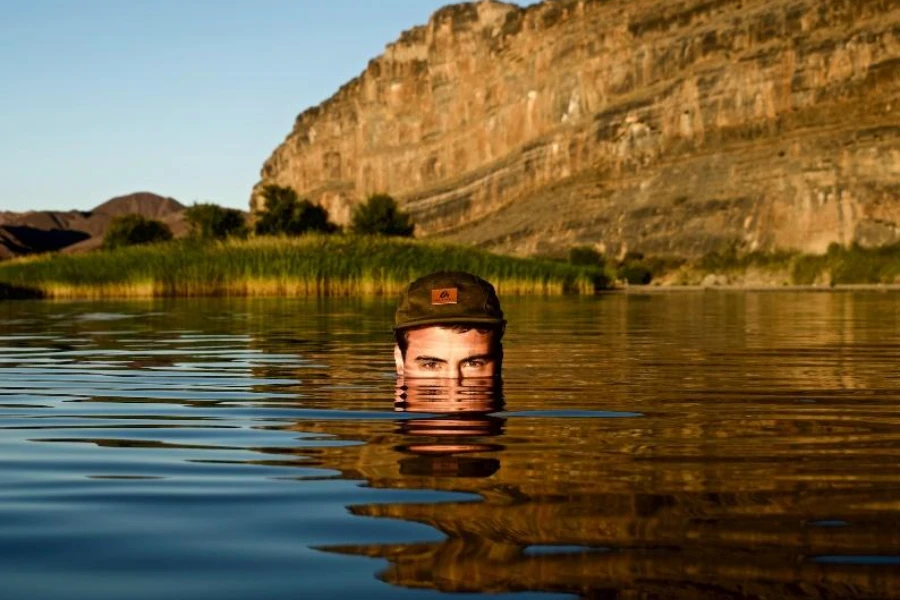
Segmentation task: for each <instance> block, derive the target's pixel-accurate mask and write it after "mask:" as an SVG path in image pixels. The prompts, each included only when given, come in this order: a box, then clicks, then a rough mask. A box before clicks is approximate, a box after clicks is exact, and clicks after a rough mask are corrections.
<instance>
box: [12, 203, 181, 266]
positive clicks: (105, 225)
mask: <svg viewBox="0 0 900 600" xmlns="http://www.w3.org/2000/svg"><path fill="white" fill-rule="evenodd" d="M184 211H185V206H184V205H183V204H181V203H180V202H178V201H177V200H175V199H173V198H167V197H164V196H159V195H157V194H153V193H150V192H136V193H134V194H127V195H125V196H117V197H115V198H112V199H110V200H107V201H106V202H104V203H102V204H100V205H99V206H97V207H95V208H93V209H92V210H90V211H87V212H84V211H77V210H70V211H28V212H24V213H15V212H0V259H5V258H12V257H15V256H22V255H25V254H34V253H38V252H56V251H62V252H65V253H73V252H85V251H88V250H93V249H96V248H99V247H100V245H101V244H102V243H103V236H104V235H106V231H107V230H108V229H109V224H110V223H111V222H112V220H113V219H115V218H116V217H118V216H121V215H127V214H132V213H136V214H139V215H142V216H144V217H147V218H149V219H158V220H160V221H162V222H163V223H165V224H166V225H168V226H169V228H170V229H171V230H172V233H173V234H174V235H175V237H183V236H185V235H187V232H188V225H187V223H186V221H185V218H184Z"/></svg>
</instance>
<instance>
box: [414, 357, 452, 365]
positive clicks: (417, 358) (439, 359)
mask: <svg viewBox="0 0 900 600" xmlns="http://www.w3.org/2000/svg"><path fill="white" fill-rule="evenodd" d="M416 361H420V362H440V363H445V362H447V361H446V360H444V359H443V358H437V357H436V356H417V357H416Z"/></svg>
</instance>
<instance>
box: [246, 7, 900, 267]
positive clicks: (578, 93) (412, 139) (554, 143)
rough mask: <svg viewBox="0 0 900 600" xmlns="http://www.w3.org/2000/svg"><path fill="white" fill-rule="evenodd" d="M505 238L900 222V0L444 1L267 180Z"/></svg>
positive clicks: (598, 242) (863, 228)
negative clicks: (379, 195)
mask: <svg viewBox="0 0 900 600" xmlns="http://www.w3.org/2000/svg"><path fill="white" fill-rule="evenodd" d="M266 183H276V184H279V185H287V186H291V187H294V188H295V189H296V190H297V191H298V192H299V193H300V194H301V195H304V196H307V197H310V198H311V199H314V200H316V201H318V202H320V203H322V204H323V205H324V206H326V208H328V209H329V211H330V212H331V214H332V216H333V217H334V218H335V219H336V220H338V221H340V222H346V221H347V219H348V218H349V214H350V209H351V207H352V206H353V205H354V203H357V202H359V201H361V200H362V199H364V198H365V197H366V196H367V195H368V194H371V193H374V192H379V191H384V192H388V193H391V194H393V195H394V196H396V197H397V198H398V199H399V200H401V202H402V203H403V204H404V206H405V207H406V209H407V210H409V211H411V212H412V213H413V215H414V219H415V221H416V224H417V231H418V233H419V234H420V235H427V236H439V237H444V238H450V239H454V240H458V241H466V242H473V243H478V244H481V245H484V246H487V247H490V248H494V249H497V250H499V251H505V252H514V253H521V254H528V253H560V252H563V251H564V250H565V249H566V248H568V247H570V246H571V245H573V244H584V243H588V244H594V245H595V246H597V247H598V248H600V249H602V250H605V251H607V252H611V253H617V252H624V251H625V250H626V249H630V250H639V251H644V252H650V253H674V254H683V255H696V254H699V253H702V252H705V251H707V250H710V249H713V248H720V247H722V246H727V245H737V246H738V247H740V248H742V249H747V250H751V249H773V248H793V249H800V250H805V251H812V252H818V251H823V250H824V249H825V248H826V247H827V245H828V244H829V243H831V242H840V243H845V244H846V243H851V242H859V243H861V244H864V245H874V244H883V243H889V242H894V241H898V240H900V0H827V1H823V0H548V1H546V2H544V3H542V4H538V5H534V6H531V7H528V8H520V7H517V6H514V5H509V4H503V3H499V2H493V1H484V2H479V3H477V4H460V5H455V6H449V7H446V8H444V9H441V10H440V11H438V12H437V13H435V14H434V16H433V17H432V18H431V20H430V21H429V23H428V24H427V25H425V26H422V27H417V28H414V29H411V30H409V31H407V32H404V33H403V34H402V35H401V37H400V39H399V40H397V41H396V42H394V43H392V44H390V45H388V46H387V48H386V50H385V53H384V54H383V55H382V56H379V57H378V58H376V59H374V60H372V61H371V62H370V63H369V65H368V68H367V69H366V70H365V71H364V72H363V73H362V74H361V75H360V76H359V77H358V78H356V79H354V80H352V81H350V82H349V83H348V84H346V85H345V86H344V87H343V88H341V89H340V90H339V91H338V92H337V93H336V94H335V95H334V96H333V97H332V98H330V99H329V100H327V101H326V102H324V103H323V104H322V105H320V106H318V107H314V108H311V109H309V110H307V111H305V112H304V113H302V114H301V115H299V116H298V117H297V120H296V122H295V125H294V128H293V131H292V132H291V133H290V134H289V135H288V136H287V138H286V139H285V141H284V143H283V144H281V145H280V146H279V147H278V148H277V149H276V150H275V151H274V153H273V154H272V156H271V157H270V158H269V159H268V160H267V161H266V163H265V165H264V166H263V169H262V173H261V181H260V183H259V184H258V185H257V186H256V188H254V195H253V199H252V201H251V204H252V205H253V206H258V205H259V202H260V198H259V191H260V188H261V186H262V185H263V184H266Z"/></svg>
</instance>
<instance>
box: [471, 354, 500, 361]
mask: <svg viewBox="0 0 900 600" xmlns="http://www.w3.org/2000/svg"><path fill="white" fill-rule="evenodd" d="M495 358H496V357H495V356H494V355H493V354H491V353H485V354H473V355H472V356H467V357H465V358H464V359H463V360H494V359H495Z"/></svg>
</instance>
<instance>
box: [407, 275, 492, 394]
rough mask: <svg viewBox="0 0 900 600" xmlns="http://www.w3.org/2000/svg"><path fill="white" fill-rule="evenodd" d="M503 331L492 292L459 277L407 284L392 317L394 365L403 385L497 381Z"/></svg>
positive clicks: (469, 277)
mask: <svg viewBox="0 0 900 600" xmlns="http://www.w3.org/2000/svg"><path fill="white" fill-rule="evenodd" d="M505 327H506V320H504V318H503V311H502V310H501V309H500V300H499V299H498V298H497V293H496V291H495V290H494V286H492V285H491V284H490V283H488V282H487V281H485V280H484V279H482V278H480V277H477V276H475V275H472V274H470V273H464V272H460V271H447V272H439V273H432V274H431V275H426V276H425V277H421V278H419V279H417V280H416V281H413V282H412V283H411V284H409V287H408V288H407V289H406V291H405V292H404V293H403V294H402V295H401V297H400V304H399V306H398V307H397V312H396V313H395V315H394V337H395V340H396V346H395V347H394V361H395V363H396V366H397V375H398V376H399V377H400V378H401V379H403V380H410V379H417V378H428V379H441V380H446V381H445V383H448V384H449V383H450V382H458V383H460V384H463V385H464V383H465V380H467V379H477V380H482V381H483V380H488V379H499V377H500V368H501V366H502V363H503V345H502V342H501V340H502V338H503V333H504V331H505Z"/></svg>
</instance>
